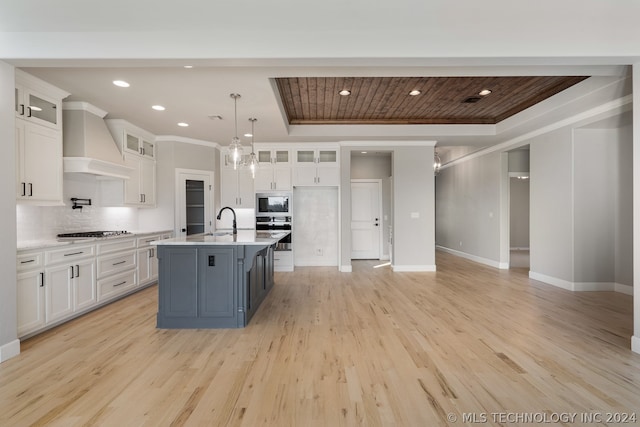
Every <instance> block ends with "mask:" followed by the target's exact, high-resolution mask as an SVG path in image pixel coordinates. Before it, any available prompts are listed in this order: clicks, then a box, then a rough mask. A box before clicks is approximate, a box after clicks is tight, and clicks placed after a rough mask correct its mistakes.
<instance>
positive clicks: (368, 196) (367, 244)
mask: <svg viewBox="0 0 640 427" xmlns="http://www.w3.org/2000/svg"><path fill="white" fill-rule="evenodd" d="M381 191H382V190H381V183H380V180H368V181H359V180H352V181H351V258H352V259H380V254H381V250H380V243H381V241H382V239H381V234H382V233H381V224H382V221H381V219H382V218H381V213H382V207H381Z"/></svg>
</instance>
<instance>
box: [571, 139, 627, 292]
mask: <svg viewBox="0 0 640 427" xmlns="http://www.w3.org/2000/svg"><path fill="white" fill-rule="evenodd" d="M573 136H574V146H573V150H574V159H573V167H574V178H573V181H574V195H573V202H574V216H575V217H574V236H575V240H574V243H573V250H574V260H575V264H574V277H573V281H574V282H614V281H615V254H616V250H615V247H616V233H615V226H616V221H615V220H616V211H617V208H616V198H617V197H616V186H617V179H616V174H614V173H611V172H612V171H613V170H615V168H616V160H617V151H618V147H617V145H618V144H617V143H616V141H615V140H612V139H611V137H612V136H613V135H612V134H611V131H608V130H593V129H576V130H574V134H573Z"/></svg>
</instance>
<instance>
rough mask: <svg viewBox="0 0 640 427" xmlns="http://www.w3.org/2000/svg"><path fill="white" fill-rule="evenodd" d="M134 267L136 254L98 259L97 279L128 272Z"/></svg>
mask: <svg viewBox="0 0 640 427" xmlns="http://www.w3.org/2000/svg"><path fill="white" fill-rule="evenodd" d="M135 266H136V253H135V252H133V251H132V252H126V253H121V254H116V255H111V256H101V257H98V277H104V276H109V275H111V274H115V273H120V272H122V271H126V270H130V269H132V268H135Z"/></svg>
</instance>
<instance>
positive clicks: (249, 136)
mask: <svg viewBox="0 0 640 427" xmlns="http://www.w3.org/2000/svg"><path fill="white" fill-rule="evenodd" d="M244 136H245V137H247V138H251V137H252V136H253V134H251V133H245V134H244Z"/></svg>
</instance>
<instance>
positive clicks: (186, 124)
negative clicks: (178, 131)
mask: <svg viewBox="0 0 640 427" xmlns="http://www.w3.org/2000/svg"><path fill="white" fill-rule="evenodd" d="M178 126H180V127H183V128H186V127H187V126H189V123H185V122H180V123H178Z"/></svg>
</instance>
